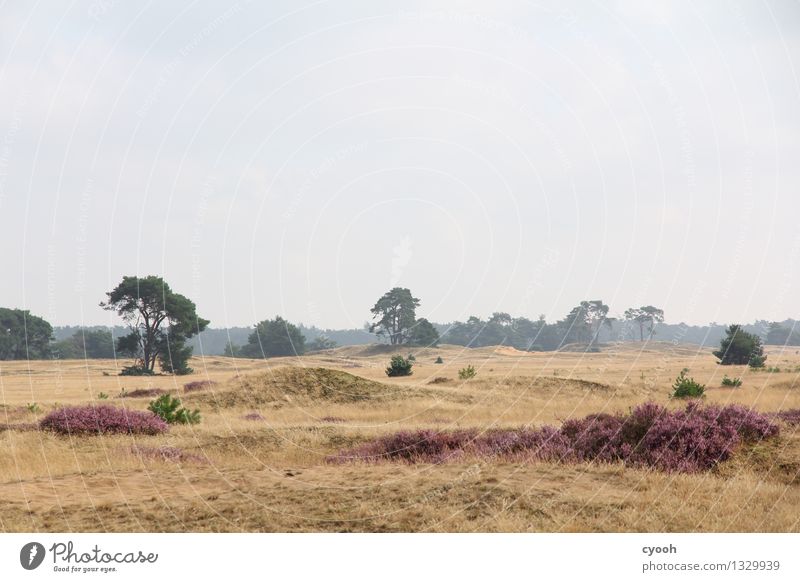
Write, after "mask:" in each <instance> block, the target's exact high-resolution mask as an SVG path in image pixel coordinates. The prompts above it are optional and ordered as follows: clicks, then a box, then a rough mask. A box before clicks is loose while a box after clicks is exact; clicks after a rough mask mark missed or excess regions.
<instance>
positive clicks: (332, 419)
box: [319, 416, 347, 424]
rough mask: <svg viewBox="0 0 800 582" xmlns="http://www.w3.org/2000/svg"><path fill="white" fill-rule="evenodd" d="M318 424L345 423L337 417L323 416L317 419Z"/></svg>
mask: <svg viewBox="0 0 800 582" xmlns="http://www.w3.org/2000/svg"><path fill="white" fill-rule="evenodd" d="M319 420H320V422H327V423H330V424H338V423H340V422H347V421H346V420H345V419H344V418H340V417H338V416H323V417H322V418H320V419H319Z"/></svg>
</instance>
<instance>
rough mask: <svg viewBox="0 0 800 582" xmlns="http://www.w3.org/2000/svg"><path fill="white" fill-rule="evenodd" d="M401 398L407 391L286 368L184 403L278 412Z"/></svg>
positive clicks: (322, 372) (320, 370) (331, 372)
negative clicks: (285, 408) (293, 406)
mask: <svg viewBox="0 0 800 582" xmlns="http://www.w3.org/2000/svg"><path fill="white" fill-rule="evenodd" d="M403 394H405V395H406V396H407V395H408V394H407V390H404V389H402V388H399V387H396V386H389V385H386V384H381V383H380V382H375V381H373V380H367V379H366V378H361V377H359V376H354V375H352V374H348V373H347V372H342V371H339V370H330V369H328V368H294V367H287V368H278V369H276V370H271V371H269V372H266V373H263V374H258V375H252V376H245V377H242V378H239V379H238V383H237V384H234V385H233V387H231V388H227V389H225V388H223V389H221V390H216V391H214V392H213V393H197V394H192V395H190V396H187V398H186V400H187V401H190V402H192V403H202V404H205V405H208V406H211V407H212V408H215V409H219V408H234V407H248V408H259V407H263V406H272V407H274V408H279V407H281V406H285V405H287V404H291V403H293V402H298V403H303V402H314V401H325V402H331V403H340V404H347V403H353V402H367V401H378V402H382V401H386V400H391V399H394V398H397V397H399V396H401V395H403Z"/></svg>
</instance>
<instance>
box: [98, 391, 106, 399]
mask: <svg viewBox="0 0 800 582" xmlns="http://www.w3.org/2000/svg"><path fill="white" fill-rule="evenodd" d="M97 399H98V400H108V394H106V393H105V392H100V393H99V394H98V395H97Z"/></svg>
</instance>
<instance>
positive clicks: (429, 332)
mask: <svg viewBox="0 0 800 582" xmlns="http://www.w3.org/2000/svg"><path fill="white" fill-rule="evenodd" d="M408 343H409V344H411V345H412V346H425V347H433V346H435V345H437V344H438V343H439V332H438V331H436V328H435V327H433V324H432V323H431V322H430V321H428V320H427V319H425V318H424V317H421V318H420V319H418V320H417V322H416V323H415V324H414V327H412V328H411V333H409V336H408Z"/></svg>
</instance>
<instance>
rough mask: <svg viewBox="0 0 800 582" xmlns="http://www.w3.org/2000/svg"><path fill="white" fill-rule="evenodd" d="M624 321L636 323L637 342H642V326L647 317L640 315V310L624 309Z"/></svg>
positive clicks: (634, 308) (633, 308)
mask: <svg viewBox="0 0 800 582" xmlns="http://www.w3.org/2000/svg"><path fill="white" fill-rule="evenodd" d="M625 320H626V321H630V322H633V323H636V324H637V325H638V326H639V340H640V341H644V324H645V322H646V321H647V316H646V315H645V314H644V313H642V309H641V308H637V307H631V308H630V309H626V310H625Z"/></svg>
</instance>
